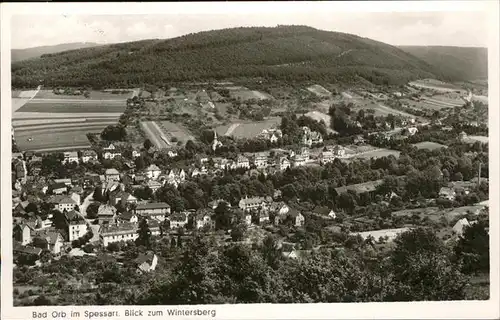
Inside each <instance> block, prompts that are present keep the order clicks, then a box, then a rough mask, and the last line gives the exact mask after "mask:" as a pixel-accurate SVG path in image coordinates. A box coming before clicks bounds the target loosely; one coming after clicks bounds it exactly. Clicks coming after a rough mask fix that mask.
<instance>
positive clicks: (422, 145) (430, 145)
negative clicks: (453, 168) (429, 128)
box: [414, 141, 448, 151]
mask: <svg viewBox="0 0 500 320" xmlns="http://www.w3.org/2000/svg"><path fill="white" fill-rule="evenodd" d="M414 146H415V147H417V148H418V149H427V150H431V151H432V150H436V149H441V148H448V147H447V146H445V145H442V144H439V143H436V142H432V141H424V142H419V143H415V144H414Z"/></svg>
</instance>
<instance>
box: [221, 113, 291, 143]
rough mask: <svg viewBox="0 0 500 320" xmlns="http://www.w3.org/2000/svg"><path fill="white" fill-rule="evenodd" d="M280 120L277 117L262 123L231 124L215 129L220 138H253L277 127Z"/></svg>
mask: <svg viewBox="0 0 500 320" xmlns="http://www.w3.org/2000/svg"><path fill="white" fill-rule="evenodd" d="M280 123H281V119H280V118H278V117H273V118H269V119H267V120H264V121H258V122H247V123H244V122H242V123H233V124H231V125H224V126H219V127H217V128H215V130H216V131H217V134H218V135H220V136H223V135H226V136H229V135H230V136H233V137H235V138H239V139H241V138H255V137H256V136H258V135H259V134H260V133H261V132H262V130H264V129H270V128H273V127H277V126H279V124H280Z"/></svg>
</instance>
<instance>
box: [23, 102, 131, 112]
mask: <svg viewBox="0 0 500 320" xmlns="http://www.w3.org/2000/svg"><path fill="white" fill-rule="evenodd" d="M125 107H126V104H125V102H124V101H105V100H96V101H89V100H86V101H76V100H71V101H61V100H36V99H33V100H31V101H30V102H28V103H27V104H25V105H24V106H22V107H21V108H19V109H18V110H17V112H51V113H77V112H78V113H95V112H99V113H108V112H112V113H117V112H120V113H121V112H123V111H125Z"/></svg>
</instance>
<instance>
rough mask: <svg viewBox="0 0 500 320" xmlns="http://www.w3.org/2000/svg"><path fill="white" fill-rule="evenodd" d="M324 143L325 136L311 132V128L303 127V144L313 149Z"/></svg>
mask: <svg viewBox="0 0 500 320" xmlns="http://www.w3.org/2000/svg"><path fill="white" fill-rule="evenodd" d="M320 143H323V136H321V134H320V133H319V132H316V131H311V129H309V127H305V126H304V127H302V144H304V145H306V146H308V147H311V146H312V145H316V144H320Z"/></svg>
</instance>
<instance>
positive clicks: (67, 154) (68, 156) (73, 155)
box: [62, 151, 78, 164]
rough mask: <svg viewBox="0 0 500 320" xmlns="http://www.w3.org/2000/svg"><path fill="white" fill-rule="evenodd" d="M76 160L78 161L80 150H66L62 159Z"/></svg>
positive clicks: (71, 161) (63, 161)
mask: <svg viewBox="0 0 500 320" xmlns="http://www.w3.org/2000/svg"><path fill="white" fill-rule="evenodd" d="M73 162H76V163H78V152H76V151H72V152H64V158H63V160H62V163H63V164H65V163H73Z"/></svg>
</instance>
